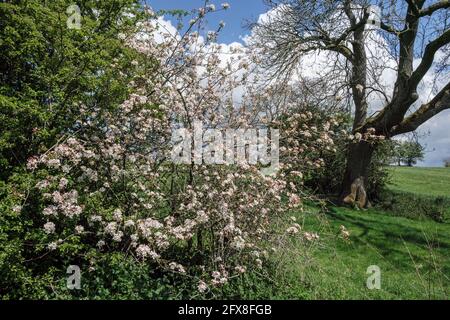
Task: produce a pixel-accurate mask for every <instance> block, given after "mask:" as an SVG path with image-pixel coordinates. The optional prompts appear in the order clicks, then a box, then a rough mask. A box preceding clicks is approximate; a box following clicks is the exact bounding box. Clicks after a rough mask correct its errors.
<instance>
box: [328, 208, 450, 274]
mask: <svg viewBox="0 0 450 320" xmlns="http://www.w3.org/2000/svg"><path fill="white" fill-rule="evenodd" d="M344 210H345V211H344ZM346 210H348V209H342V211H340V210H339V209H336V208H330V211H328V212H327V216H329V217H330V218H331V220H332V221H334V223H337V224H342V225H345V226H346V227H347V228H348V229H349V230H352V231H353V232H352V233H353V235H352V237H351V240H352V244H353V245H354V246H355V249H357V250H364V251H366V250H368V247H369V248H370V249H373V250H376V251H377V252H378V253H379V254H380V255H381V256H382V257H383V258H385V259H387V260H388V261H389V262H390V263H392V264H394V265H396V266H398V267H408V268H411V267H412V266H413V260H414V263H420V264H422V263H423V264H427V263H429V262H430V261H429V258H430V257H429V255H430V254H429V246H430V245H432V247H433V250H434V251H435V252H438V253H439V255H442V256H444V257H445V256H449V252H450V250H449V248H450V245H449V244H450V238H449V237H448V236H447V234H446V233H445V232H438V231H437V230H436V229H435V230H433V231H430V230H425V229H426V228H424V229H421V228H417V227H413V226H410V225H404V224H402V220H401V219H397V218H392V217H387V216H383V215H381V214H380V215H370V216H368V215H367V214H361V215H358V216H356V215H354V213H353V212H346ZM387 220H397V221H398V222H391V221H387ZM417 223H420V222H417ZM355 229H356V230H357V231H356V230H355ZM441 229H442V228H441ZM441 229H440V230H441ZM370 249H369V250H370ZM445 269H447V267H445Z"/></svg>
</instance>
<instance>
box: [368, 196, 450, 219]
mask: <svg viewBox="0 0 450 320" xmlns="http://www.w3.org/2000/svg"><path fill="white" fill-rule="evenodd" d="M377 206H379V207H381V208H382V209H383V210H386V211H388V212H390V213H391V214H393V215H397V216H401V217H406V218H411V219H432V220H435V221H437V222H444V221H445V220H446V219H448V217H449V214H450V209H449V208H450V199H448V198H445V197H432V196H425V195H418V194H414V193H408V192H397V191H395V192H394V191H390V190H385V191H383V192H382V194H381V196H380V201H379V202H378V203H377Z"/></svg>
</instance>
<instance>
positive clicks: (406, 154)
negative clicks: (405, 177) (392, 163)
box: [394, 141, 425, 167]
mask: <svg viewBox="0 0 450 320" xmlns="http://www.w3.org/2000/svg"><path fill="white" fill-rule="evenodd" d="M424 151H425V148H424V147H423V146H422V145H421V144H420V143H419V142H417V141H404V142H397V143H396V144H395V148H394V158H395V160H396V162H397V163H398V165H399V166H400V165H401V164H402V163H405V164H406V165H407V166H408V167H412V166H413V165H415V164H416V163H417V161H421V160H423V158H424Z"/></svg>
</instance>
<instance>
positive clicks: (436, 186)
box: [389, 167, 450, 197]
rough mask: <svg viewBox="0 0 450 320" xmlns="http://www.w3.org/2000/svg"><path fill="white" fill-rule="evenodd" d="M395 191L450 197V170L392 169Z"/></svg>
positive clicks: (391, 185) (392, 183)
mask: <svg viewBox="0 0 450 320" xmlns="http://www.w3.org/2000/svg"><path fill="white" fill-rule="evenodd" d="M389 170H390V172H391V174H392V182H391V184H390V185H389V188H390V189H392V190H394V191H403V192H412V193H417V194H423V195H429V196H445V197H450V168H414V167H413V168H410V167H390V168H389Z"/></svg>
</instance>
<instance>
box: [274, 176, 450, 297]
mask: <svg viewBox="0 0 450 320" xmlns="http://www.w3.org/2000/svg"><path fill="white" fill-rule="evenodd" d="M389 170H391V171H392V174H393V182H392V184H391V185H390V186H389V188H391V189H392V190H393V191H395V192H393V193H392V195H393V197H401V196H402V194H403V196H405V194H407V195H408V197H410V196H411V195H412V196H413V197H417V198H418V199H417V200H416V201H417V203H419V204H420V203H421V201H422V200H420V199H419V198H421V197H423V198H427V199H434V198H436V197H442V196H444V197H447V196H450V169H444V168H442V169H438V168H390V169H389ZM408 199H410V198H405V199H404V200H405V201H403V202H402V201H400V204H402V203H406V202H407V201H408ZM402 200H403V199H402ZM414 205H415V204H414ZM402 210H403V207H402ZM404 210H407V208H406V207H405V209H404ZM294 215H295V216H296V217H297V221H299V223H300V224H302V226H303V228H304V230H305V231H314V232H317V233H318V234H319V235H320V240H319V241H317V242H314V243H307V242H306V243H305V242H304V241H302V240H301V239H300V238H299V237H297V238H294V239H291V240H290V241H288V242H287V243H285V244H284V245H283V250H280V252H278V254H276V255H275V257H274V259H273V264H274V267H273V271H272V273H273V275H272V278H273V279H274V280H272V283H273V284H274V285H275V284H276V285H275V286H276V290H274V289H271V292H272V294H271V295H269V297H271V298H280V299H448V298H449V294H450V222H449V221H448V220H445V221H444V222H440V223H439V222H436V221H434V220H432V219H429V218H425V219H421V220H417V219H411V218H407V217H400V216H396V215H395V214H394V215H393V214H392V212H385V211H382V210H380V209H377V208H371V209H369V210H354V209H350V208H343V207H334V206H329V207H328V208H327V210H326V211H325V212H322V211H321V210H319V208H317V207H314V206H311V207H308V210H306V212H296V213H294ZM341 225H343V226H345V227H346V228H347V230H349V231H350V234H351V235H350V239H349V240H344V239H343V238H342V236H341V235H340V226H341ZM371 265H377V266H379V267H380V269H381V289H380V290H376V289H375V290H369V289H368V288H367V286H366V281H367V277H368V276H369V275H368V274H366V271H367V268H368V267H369V266H371Z"/></svg>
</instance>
